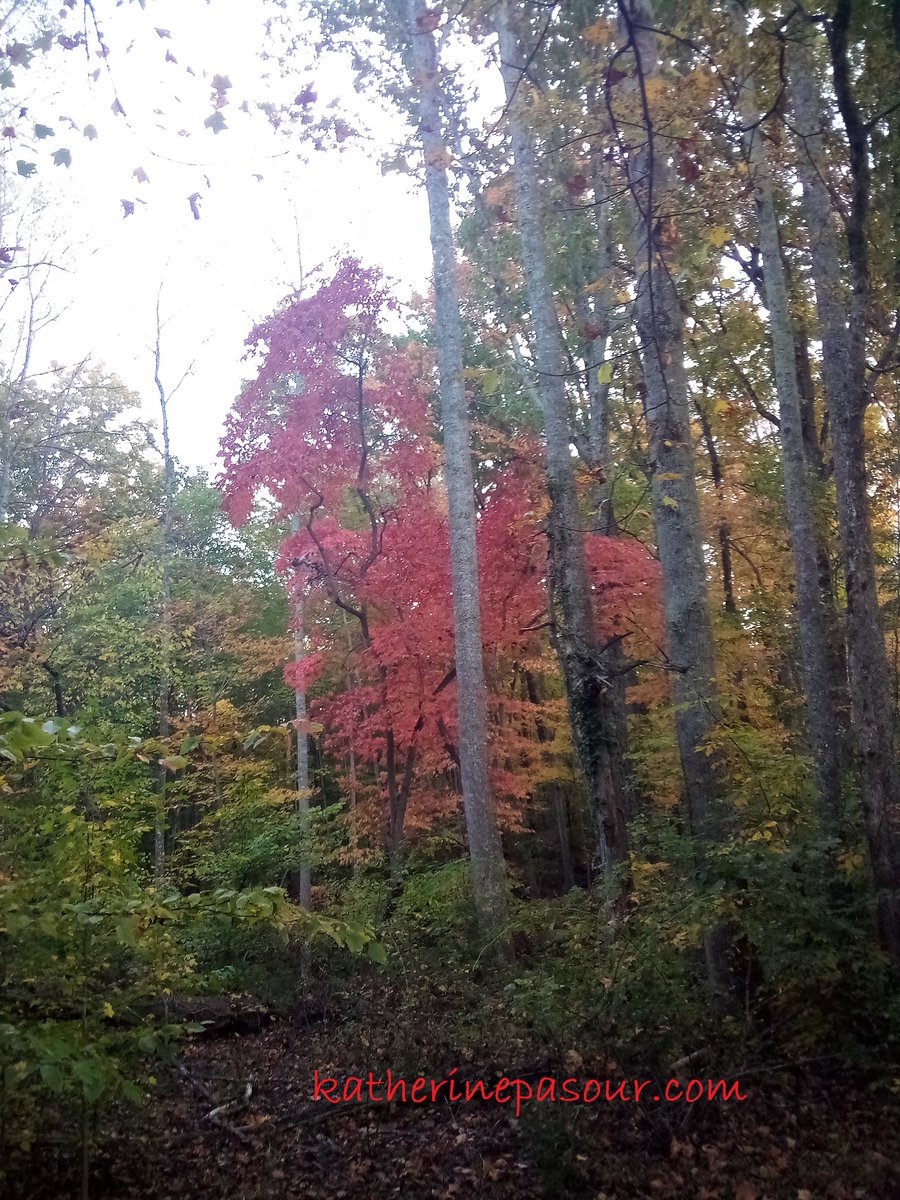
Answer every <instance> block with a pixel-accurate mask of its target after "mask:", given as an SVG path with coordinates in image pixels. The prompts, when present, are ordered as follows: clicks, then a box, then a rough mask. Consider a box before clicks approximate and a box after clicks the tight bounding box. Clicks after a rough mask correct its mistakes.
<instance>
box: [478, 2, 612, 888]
mask: <svg viewBox="0 0 900 1200" xmlns="http://www.w3.org/2000/svg"><path fill="white" fill-rule="evenodd" d="M497 34H498V38H499V43H500V68H501V71H502V75H503V82H504V86H505V88H506V96H507V102H508V109H509V126H510V133H511V136H512V146H513V159H514V171H513V175H514V181H515V193H516V225H517V228H518V232H519V237H520V240H521V245H522V267H523V270H524V273H525V285H526V290H527V294H528V303H529V307H530V309H531V321H532V326H533V331H534V366H535V371H536V374H537V378H538V393H539V396H540V402H541V409H542V412H543V418H544V434H545V442H546V462H547V480H548V489H549V493H550V503H551V509H550V516H549V521H548V534H549V538H548V540H549V559H550V576H551V579H550V583H551V613H552V618H553V622H554V629H555V638H554V641H555V644H556V649H557V653H558V655H559V659H560V666H561V669H562V675H563V680H564V682H565V687H566V698H567V701H568V710H569V717H570V721H571V725H572V734H573V739H574V743H575V748H576V752H577V754H578V759H579V763H580V765H581V769H582V772H583V773H584V778H585V781H586V784H587V789H588V797H589V800H590V804H591V810H592V813H593V816H594V821H595V825H596V830H597V843H598V847H597V848H598V859H599V865H600V866H601V869H602V870H603V872H604V874H607V875H608V874H609V872H610V871H611V869H612V867H613V866H614V865H615V864H616V863H620V862H622V861H623V860H624V858H625V854H626V851H627V845H628V839H627V823H626V822H627V815H628V801H627V798H626V795H625V790H624V782H625V767H624V744H623V739H624V722H622V721H621V719H619V720H617V719H616V711H615V709H616V697H615V692H614V691H613V689H612V687H611V686H610V685H611V684H612V682H613V678H614V677H613V676H612V675H611V672H610V664H609V662H608V661H604V658H603V653H602V650H601V647H600V646H599V644H598V640H597V633H596V627H595V623H594V615H593V611H592V608H591V593H590V586H589V583H588V576H587V568H586V565H585V559H584V538H583V534H582V529H581V523H582V518H581V514H580V512H579V505H578V495H577V492H576V488H575V477H574V472H573V463H572V454H571V450H570V445H571V429H570V419H569V402H568V397H567V394H566V384H565V376H566V370H567V364H566V356H565V351H564V346H563V341H562V334H561V332H560V328H559V322H558V320H557V315H556V308H555V304H554V299H553V291H552V287H551V284H550V279H549V274H548V268H547V248H546V242H545V238H544V230H543V227H542V222H541V212H540V185H539V181H538V171H537V159H536V155H535V146H534V140H533V135H532V132H531V130H530V129H529V126H528V123H527V121H526V119H525V117H524V115H523V113H522V111H521V100H522V92H523V91H524V89H525V87H526V86H527V84H526V83H525V79H524V69H525V63H526V61H527V55H526V53H525V51H524V48H523V44H522V39H521V36H520V33H519V29H518V17H517V10H516V8H515V7H514V6H513V5H512V4H511V3H509V2H507V3H504V4H503V5H502V7H501V8H500V10H499V16H498V22H497ZM517 93H518V94H517ZM620 707H621V706H620ZM621 716H622V713H621V712H620V714H619V717H620V718H621Z"/></svg>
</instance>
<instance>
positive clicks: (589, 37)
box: [581, 21, 610, 46]
mask: <svg viewBox="0 0 900 1200" xmlns="http://www.w3.org/2000/svg"><path fill="white" fill-rule="evenodd" d="M609 34H610V26H609V22H608V21H594V23H593V25H588V26H586V27H585V28H584V29H582V31H581V36H582V37H583V38H584V40H585V41H586V42H591V43H592V44H593V45H595V46H605V45H606V43H607V42H608V41H609Z"/></svg>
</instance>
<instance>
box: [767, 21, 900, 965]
mask: <svg viewBox="0 0 900 1200" xmlns="http://www.w3.org/2000/svg"><path fill="white" fill-rule="evenodd" d="M848 15H849V6H848V5H847V3H846V0H838V5H837V8H836V13H835V20H834V23H833V27H832V32H831V45H832V53H833V63H834V84H835V91H836V93H837V96H838V106H839V108H840V110H841V115H842V116H843V118H844V121H845V125H846V129H847V136H848V146H849V162H850V174H851V181H852V195H851V206H850V213H849V216H848V218H847V222H846V231H845V232H846V236H845V237H844V239H843V243H844V245H843V250H844V252H845V253H846V260H847V264H848V266H849V275H850V292H849V295H848V292H847V289H846V288H845V286H844V268H843V264H842V261H841V246H840V240H839V234H838V230H837V228H836V225H835V218H834V214H833V212H832V208H831V199H830V195H829V191H828V185H827V183H826V180H827V177H828V163H827V159H826V155H825V148H824V142H823V136H822V134H823V128H822V122H823V116H824V114H825V113H827V111H828V109H827V106H826V105H825V104H824V101H823V98H822V95H821V92H820V90H819V86H818V79H817V72H816V68H815V65H814V62H813V57H812V51H811V47H810V45H809V44H808V41H807V39H809V38H814V37H815V36H816V34H815V33H814V31H813V29H812V27H811V26H809V25H804V26H801V27H800V28H799V29H798V30H796V31H795V37H794V38H793V39H792V40H791V42H790V45H789V71H790V82H791V103H792V105H793V111H794V127H795V131H796V135H797V138H798V150H799V153H798V173H799V175H800V180H801V183H802V186H803V204H804V211H805V216H806V224H807V227H808V233H809V253H810V264H811V267H812V276H813V281H814V285H815V292H816V310H817V314H818V319H819V333H820V336H821V339H822V376H823V380H824V385H825V395H826V400H827V403H828V410H829V414H830V419H831V444H832V452H833V457H834V478H835V489H836V496H837V513H838V524H839V527H840V535H841V551H842V559H843V566H844V578H845V587H846V592H847V650H848V668H849V675H850V701H851V719H852V724H853V730H854V734H855V741H856V745H857V749H858V752H859V758H860V769H861V782H862V803H863V812H864V817H865V826H866V835H867V839H868V844H869V853H870V856H871V861H872V872H873V876H874V879H875V884H876V887H877V888H878V889H879V899H878V923H879V931H880V935H881V939H882V943H883V945H884V947H885V949H886V950H887V951H888V953H889V954H890V955H891V958H892V959H893V961H894V962H895V963H896V964H898V965H900V789H898V780H897V772H896V767H895V763H894V754H893V744H892V731H893V703H892V696H891V689H890V683H889V671H888V663H887V654H886V650H885V643H884V633H883V630H882V626H881V618H880V614H879V610H878V593H877V579H876V573H875V555H874V551H873V547H872V533H871V527H870V522H869V497H868V493H867V490H866V447H865V430H864V418H865V411H866V405H867V401H868V396H867V390H866V360H865V339H866V331H867V327H868V306H869V276H868V261H867V245H866V222H867V213H868V202H869V180H868V174H869V167H868V147H867V137H866V133H865V130H864V128H863V126H862V123H861V122H860V121H859V118H858V113H856V111H855V105H854V103H853V97H852V95H851V93H850V83H849V78H848V72H847V63H846V20H847V17H848Z"/></svg>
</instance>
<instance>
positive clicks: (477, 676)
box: [407, 0, 507, 939]
mask: <svg viewBox="0 0 900 1200" xmlns="http://www.w3.org/2000/svg"><path fill="white" fill-rule="evenodd" d="M407 13H408V20H409V36H410V46H411V65H412V72H411V74H412V78H413V81H414V83H415V86H416V88H417V91H418V99H419V124H418V129H419V137H420V140H421V145H422V150H423V152H424V156H425V190H426V192H427V195H428V211H429V216H430V223H431V248H432V254H433V257H434V293H435V315H436V336H437V353H438V372H439V376H440V397H441V417H442V422H443V430H444V469H445V473H446V478H447V498H448V503H449V524H450V570H451V578H452V586H453V627H454V635H455V656H456V696H457V712H458V720H459V757H460V774H461V777H462V790H463V809H464V811H465V817H466V832H467V835H468V841H469V855H470V858H471V864H472V887H473V894H474V899H475V906H476V910H477V912H478V918H479V923H480V926H481V929H482V932H483V934H484V935H485V936H488V937H491V938H495V939H498V938H502V937H503V929H504V927H505V925H506V920H507V905H506V884H505V866H504V862H503V852H502V848H501V844H500V833H499V830H498V827H497V820H496V815H495V812H494V805H493V799H492V797H491V791H490V783H489V779H488V757H487V691H486V685H485V675H484V658H483V650H482V641H481V612H480V608H479V589H478V551H477V546H476V540H475V489H474V479H473V473H472V459H471V447H470V443H469V417H468V410H467V404H466V392H465V383H464V379H463V351H462V323H461V320H460V313H459V294H458V287H457V279H456V256H455V252H454V241H453V229H452V225H451V221H450V187H449V183H448V179H447V169H446V156H447V150H446V146H445V145H444V139H443V125H444V122H443V114H442V98H441V80H440V67H439V64H438V59H437V50H436V47H435V42H434V36H433V33H432V32H431V26H430V24H429V17H428V7H427V5H426V3H425V0H408V7H407Z"/></svg>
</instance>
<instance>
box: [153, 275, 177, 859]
mask: <svg viewBox="0 0 900 1200" xmlns="http://www.w3.org/2000/svg"><path fill="white" fill-rule="evenodd" d="M159 306H160V297H159V295H157V297H156V346H155V353H154V360H153V364H154V367H153V382H154V383H155V384H156V390H157V393H158V395H159V412H160V423H161V427H162V450H163V484H164V490H163V511H162V538H161V546H160V562H161V569H162V579H161V584H160V611H159V648H160V652H159V692H158V709H157V732H158V733H159V736H160V738H166V737H168V736H169V734H170V733H171V732H172V726H171V716H170V712H169V703H170V693H171V691H172V569H171V561H170V556H171V550H172V510H173V504H174V500H175V463H174V460H173V458H172V450H171V446H170V444H169V402H168V397H167V395H166V389H165V388H164V387H163V382H162V377H161V375H160V364H161V358H162V325H161V322H160V312H159ZM167 771H168V768H167V767H165V766H164V765H163V764H162V763H160V765H159V767H158V772H157V781H156V793H157V795H156V812H155V815H154V822H153V875H154V878H155V879H157V880H158V879H161V878H162V876H163V875H164V874H165V869H166V792H167V778H168V776H167Z"/></svg>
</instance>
